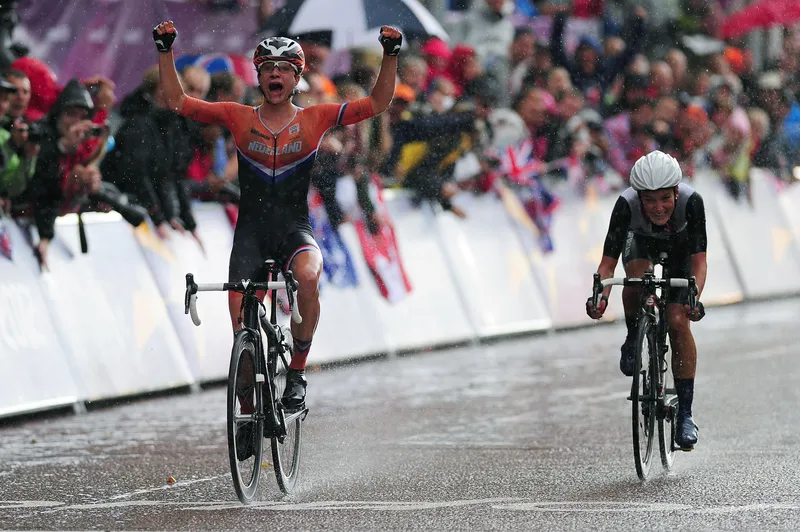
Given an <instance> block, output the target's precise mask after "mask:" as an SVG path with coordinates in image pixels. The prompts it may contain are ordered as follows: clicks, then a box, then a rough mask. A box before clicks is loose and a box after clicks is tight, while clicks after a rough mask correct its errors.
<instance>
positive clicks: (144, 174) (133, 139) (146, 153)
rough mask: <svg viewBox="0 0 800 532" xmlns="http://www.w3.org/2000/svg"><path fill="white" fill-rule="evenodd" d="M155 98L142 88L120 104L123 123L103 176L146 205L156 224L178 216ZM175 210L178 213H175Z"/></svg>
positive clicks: (104, 166) (104, 165) (107, 159)
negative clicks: (172, 207)
mask: <svg viewBox="0 0 800 532" xmlns="http://www.w3.org/2000/svg"><path fill="white" fill-rule="evenodd" d="M157 112H158V108H157V106H156V104H155V101H154V100H153V97H152V96H151V95H150V94H149V93H148V92H147V91H146V90H144V89H143V88H141V87H140V88H138V89H136V90H135V91H133V92H132V93H131V94H130V95H128V97H126V98H125V99H124V100H123V101H122V104H121V105H120V115H121V116H122V120H123V122H122V125H121V126H120V128H119V130H118V131H117V133H116V134H115V135H114V141H115V147H114V150H112V151H111V152H110V153H109V154H108V155H106V157H105V159H104V160H103V164H102V166H101V171H102V173H103V179H105V180H107V181H109V182H111V183H113V184H114V185H116V186H117V188H119V189H120V191H121V192H123V193H125V194H128V195H130V196H132V197H133V198H134V199H135V202H136V203H139V204H140V205H142V206H143V207H145V208H146V209H147V211H148V213H149V214H150V218H151V219H152V220H153V223H155V224H156V225H160V224H161V223H163V222H165V221H167V220H168V219H169V218H172V217H176V216H177V211H176V209H170V206H173V205H175V204H177V199H176V197H175V196H176V194H177V191H176V190H175V187H174V186H170V182H169V180H168V179H167V160H168V156H167V151H166V145H165V143H164V142H163V133H162V131H161V129H160V128H159V125H158V123H157V120H156V114H157ZM173 211H174V212H173Z"/></svg>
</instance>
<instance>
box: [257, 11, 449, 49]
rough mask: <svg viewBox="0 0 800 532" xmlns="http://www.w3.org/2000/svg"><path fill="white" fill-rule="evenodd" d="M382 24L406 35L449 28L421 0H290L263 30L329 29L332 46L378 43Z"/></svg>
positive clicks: (444, 35)
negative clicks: (395, 28)
mask: <svg viewBox="0 0 800 532" xmlns="http://www.w3.org/2000/svg"><path fill="white" fill-rule="evenodd" d="M383 25H389V26H395V27H397V28H400V30H401V31H403V33H405V34H407V35H418V36H433V35H435V36H437V37H440V38H442V39H444V40H447V39H448V38H449V37H448V36H447V32H445V31H444V28H442V25H441V24H439V22H438V21H437V20H436V18H434V16H433V15H431V13H430V11H428V10H427V9H426V8H425V7H424V6H423V5H422V4H420V3H419V1H418V0H289V2H287V3H286V5H285V6H283V7H282V8H281V9H279V10H278V11H277V12H275V14H273V15H272V16H271V17H270V18H268V19H267V21H266V23H265V24H264V26H263V27H262V28H261V32H262V33H265V34H268V35H285V36H288V37H292V36H297V35H301V34H305V33H319V32H330V37H331V39H330V41H331V48H332V49H333V50H344V49H347V48H352V47H356V46H365V45H373V46H377V41H378V32H379V30H380V27H381V26H383Z"/></svg>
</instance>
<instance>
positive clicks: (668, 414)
mask: <svg viewBox="0 0 800 532" xmlns="http://www.w3.org/2000/svg"><path fill="white" fill-rule="evenodd" d="M671 357H672V351H671V350H670V351H668V352H667V353H666V354H665V355H664V358H663V362H661V361H659V362H660V364H661V380H660V382H659V384H660V386H661V388H662V389H663V398H664V408H663V412H662V414H663V415H659V416H658V449H659V451H660V452H661V464H662V465H663V466H664V470H666V471H667V472H669V471H672V466H673V464H674V463H675V454H676V452H677V449H676V447H675V443H674V442H675V423H676V422H677V418H678V396H677V395H676V393H675V379H674V378H673V376H672V362H671V361H672V358H671Z"/></svg>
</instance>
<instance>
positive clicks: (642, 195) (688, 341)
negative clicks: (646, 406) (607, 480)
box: [586, 150, 707, 450]
mask: <svg viewBox="0 0 800 532" xmlns="http://www.w3.org/2000/svg"><path fill="white" fill-rule="evenodd" d="M682 177H683V173H682V172H681V167H680V164H679V163H678V161H677V160H675V159H674V158H673V157H671V156H669V155H667V154H665V153H663V152H660V151H658V150H656V151H653V152H650V153H648V154H647V155H645V156H643V157H641V158H640V159H639V160H638V161H636V163H635V164H634V166H633V169H632V170H631V174H630V188H628V189H627V190H625V191H624V192H623V193H622V194H621V195H620V197H619V199H618V200H617V203H616V205H614V210H613V212H612V213H611V223H610V224H609V228H608V234H607V236H606V241H605V246H604V248H603V258H602V259H601V261H600V266H598V268H597V273H599V274H600V278H601V279H608V278H610V277H613V276H614V270H615V269H616V267H617V260H618V259H619V256H620V253H622V264H623V265H624V267H625V275H626V276H627V277H641V276H642V275H643V274H644V273H645V271H648V270H652V268H653V263H654V261H655V260H657V259H658V256H659V254H660V253H661V252H667V253H668V256H669V261H668V263H667V265H666V267H667V268H668V269H669V274H670V276H671V277H684V278H688V277H691V276H694V277H696V279H697V290H698V293H697V298H698V301H697V305H696V307H695V308H694V309H692V308H690V307H689V301H688V295H689V294H688V292H687V289H685V288H684V289H672V290H670V291H669V294H670V295H669V300H668V301H667V324H668V329H669V337H670V345H672V368H673V376H674V378H675V388H676V393H677V395H678V421H677V426H676V434H675V443H676V444H677V445H678V446H679V447H680V448H681V449H684V450H690V449H692V448H693V447H694V445H695V443H697V425H695V423H694V420H693V419H692V400H693V398H694V377H695V368H696V365H697V347H696V346H695V342H694V337H693V336H692V331H691V329H690V327H689V324H690V321H698V320H700V319H701V318H702V317H703V316H704V315H705V310H704V309H703V304H702V303H700V301H699V298H700V295H701V294H702V293H703V286H704V285H705V282H706V271H707V264H706V246H707V237H706V215H705V207H704V206H703V198H701V197H700V195H699V194H698V193H697V192H695V190H694V189H693V188H692V187H690V186H688V185H685V184H683V183H681V179H682ZM610 292H611V287H610V286H609V287H606V289H605V290H604V291H603V296H602V299H601V301H600V304H599V305H598V306H597V308H596V309H595V308H593V306H592V304H591V298H589V301H587V302H586V312H587V314H589V316H590V317H591V318H594V319H599V318H600V317H602V315H603V312H605V310H606V307H607V305H608V294H609V293H610ZM640 299H641V287H628V286H626V287H625V288H623V289H622V303H623V306H624V307H625V324H626V325H627V327H628V336H627V338H626V339H625V343H624V344H623V345H622V349H621V350H622V356H621V357H620V361H619V367H620V370H622V373H624V374H625V375H627V376H628V377H631V376H633V369H634V362H635V360H634V357H635V349H636V345H635V344H636V326H637V323H636V318H637V312H638V309H639V302H640Z"/></svg>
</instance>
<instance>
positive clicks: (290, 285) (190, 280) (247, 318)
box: [184, 260, 303, 443]
mask: <svg viewBox="0 0 800 532" xmlns="http://www.w3.org/2000/svg"><path fill="white" fill-rule="evenodd" d="M265 267H266V273H267V281H266V282H251V281H249V280H246V281H240V282H238V283H219V284H202V285H198V284H196V283H195V282H194V275H192V274H191V273H187V274H186V295H185V301H184V302H185V313H186V314H191V317H192V321H193V322H194V324H195V325H197V326H199V325H200V323H201V321H200V318H199V316H198V314H197V306H196V305H197V292H204V291H205V292H207V291H235V292H239V293H241V294H242V296H243V297H242V306H241V310H240V313H239V324H240V325H241V326H242V330H245V331H248V332H249V333H250V334H252V336H253V337H254V339H255V342H256V350H257V356H256V364H257V365H258V367H257V368H254V369H255V371H256V375H257V379H256V393H257V394H258V397H259V398H260V404H261V405H263V410H264V412H263V413H262V412H258V413H257V415H258V416H263V418H264V422H265V427H266V429H265V433H266V434H267V435H268V436H274V437H277V438H278V439H279V441H281V443H283V439H284V438H285V436H286V432H287V431H286V418H285V416H284V413H283V409H282V408H281V407H280V405H277V404H276V401H275V399H274V397H275V395H274V386H275V384H274V381H273V379H274V378H275V375H271V374H270V373H271V372H270V371H269V368H270V362H271V361H272V360H273V359H274V360H275V362H276V364H273V365H272V366H271V367H273V368H275V367H277V357H279V356H283V341H284V336H283V331H282V330H281V328H280V327H279V326H278V316H277V305H278V303H277V292H278V290H286V293H287V295H288V297H289V307H290V308H291V314H292V320H293V321H294V322H295V323H302V321H303V319H302V317H301V316H300V313H299V310H298V309H297V305H296V304H295V301H296V300H297V288H298V283H297V281H296V280H295V279H294V277H293V275H292V272H291V271H286V272H285V273H284V274H283V277H284V281H283V282H280V281H278V280H277V278H278V274H279V273H280V268H279V267H278V266H277V264H276V263H275V261H274V260H267V261H266V262H265ZM259 292H269V293H270V316H269V320H267V319H266V310H265V312H264V314H263V315H262V314H261V309H262V308H265V307H264V303H263V302H262V301H261V299H260V298H259V296H258V293H259ZM262 330H263V331H264V333H265V334H266V336H267V345H268V348H267V349H266V350H265V349H264V344H263V339H262V336H261V331H262ZM265 382H266V386H265ZM265 392H266V393H265ZM265 398H268V399H269V400H267V401H265V400H264V399H265Z"/></svg>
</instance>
